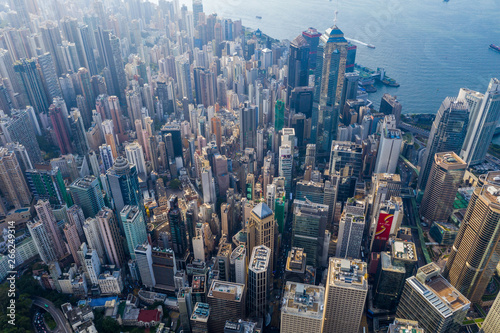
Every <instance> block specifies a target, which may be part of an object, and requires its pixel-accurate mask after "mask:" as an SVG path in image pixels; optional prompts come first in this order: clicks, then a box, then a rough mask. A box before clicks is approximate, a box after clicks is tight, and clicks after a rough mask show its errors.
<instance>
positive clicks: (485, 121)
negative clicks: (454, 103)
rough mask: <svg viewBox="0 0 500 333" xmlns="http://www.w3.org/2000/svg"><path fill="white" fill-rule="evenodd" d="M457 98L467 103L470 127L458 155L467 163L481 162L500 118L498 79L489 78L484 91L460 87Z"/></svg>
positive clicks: (499, 86)
mask: <svg viewBox="0 0 500 333" xmlns="http://www.w3.org/2000/svg"><path fill="white" fill-rule="evenodd" d="M458 98H459V99H464V100H465V101H466V102H467V104H468V105H469V110H470V114H471V119H470V127H469V128H468V129H467V136H466V138H465V142H464V145H463V147H462V152H461V154H460V156H461V157H462V158H463V160H464V161H465V163H467V164H468V165H475V164H479V163H482V162H483V161H484V159H485V158H486V153H487V151H488V147H489V145H490V143H491V139H492V138H493V135H494V133H495V128H496V126H497V124H498V120H499V119H500V80H499V79H496V78H493V79H491V80H490V84H489V85H488V89H487V90H486V93H485V94H484V95H483V94H480V93H478V92H475V91H472V90H469V89H460V93H459V94H458Z"/></svg>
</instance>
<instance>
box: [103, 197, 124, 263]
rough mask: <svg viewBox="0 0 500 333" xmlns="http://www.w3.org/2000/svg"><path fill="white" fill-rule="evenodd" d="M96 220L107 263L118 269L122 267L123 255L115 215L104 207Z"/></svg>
mask: <svg viewBox="0 0 500 333" xmlns="http://www.w3.org/2000/svg"><path fill="white" fill-rule="evenodd" d="M96 219H97V222H98V224H99V230H100V232H101V237H102V240H103V244H104V249H105V251H106V256H107V257H108V260H109V263H110V264H112V265H116V267H118V268H121V267H123V265H124V264H125V253H124V251H123V244H122V239H121V237H120V228H119V227H118V222H117V221H116V217H115V214H114V213H113V211H112V210H111V209H109V208H107V207H104V208H103V209H101V210H100V211H99V213H98V214H97V215H96Z"/></svg>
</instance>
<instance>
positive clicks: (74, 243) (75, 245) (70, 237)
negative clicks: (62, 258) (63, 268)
mask: <svg viewBox="0 0 500 333" xmlns="http://www.w3.org/2000/svg"><path fill="white" fill-rule="evenodd" d="M63 231H64V236H65V237H66V241H67V242H68V247H69V250H70V252H71V256H72V257H73V260H74V261H75V264H76V265H77V266H80V265H81V264H82V263H81V261H80V257H79V256H78V250H79V249H80V246H81V245H82V243H81V242H80V237H79V236H78V230H77V229H76V225H75V224H74V223H66V224H65V225H64V228H63Z"/></svg>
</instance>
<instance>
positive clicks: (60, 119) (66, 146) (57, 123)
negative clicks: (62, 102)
mask: <svg viewBox="0 0 500 333" xmlns="http://www.w3.org/2000/svg"><path fill="white" fill-rule="evenodd" d="M49 116H50V120H51V122H52V129H53V130H54V132H55V135H56V139H57V145H58V146H59V150H60V151H61V154H62V155H66V154H70V153H72V152H73V147H72V146H71V140H70V134H69V131H68V130H69V129H68V126H67V125H66V124H67V120H68V115H67V114H66V115H65V114H64V113H63V110H62V109H61V108H59V107H56V106H55V105H54V104H52V105H51V106H50V107H49Z"/></svg>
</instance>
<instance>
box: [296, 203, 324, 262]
mask: <svg viewBox="0 0 500 333" xmlns="http://www.w3.org/2000/svg"><path fill="white" fill-rule="evenodd" d="M327 219H328V206H326V205H322V204H318V203H314V202H312V201H309V200H308V199H307V198H306V199H305V200H299V199H295V200H294V201H293V224H292V247H300V248H303V249H304V252H305V253H306V254H307V264H308V265H313V266H314V267H319V266H320V265H322V264H323V244H324V238H325V230H326V224H327Z"/></svg>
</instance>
